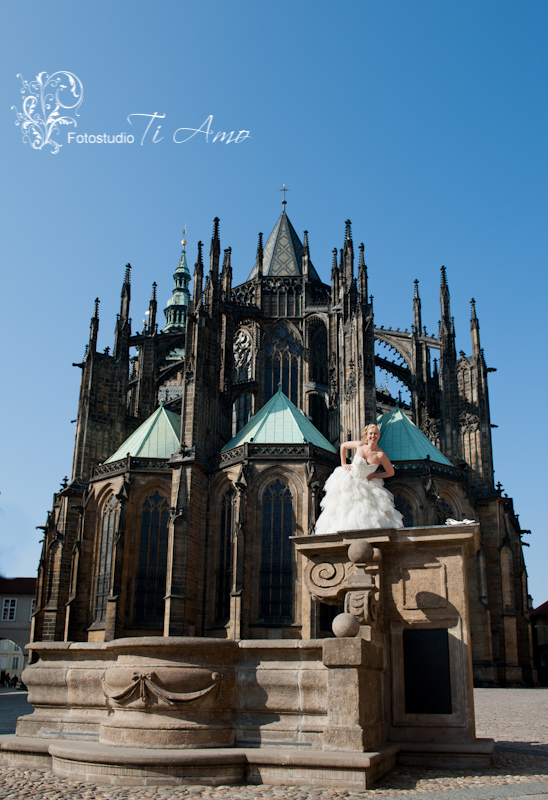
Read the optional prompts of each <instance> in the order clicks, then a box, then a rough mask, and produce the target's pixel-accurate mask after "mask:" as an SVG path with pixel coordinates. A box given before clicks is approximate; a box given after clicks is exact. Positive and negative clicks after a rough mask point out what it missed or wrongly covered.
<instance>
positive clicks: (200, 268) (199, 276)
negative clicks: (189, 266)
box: [194, 242, 204, 309]
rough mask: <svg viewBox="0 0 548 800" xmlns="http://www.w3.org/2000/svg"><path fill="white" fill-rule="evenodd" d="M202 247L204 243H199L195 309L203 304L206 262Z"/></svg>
mask: <svg viewBox="0 0 548 800" xmlns="http://www.w3.org/2000/svg"><path fill="white" fill-rule="evenodd" d="M202 247H203V243H202V242H198V256H197V258H196V263H195V264H194V308H195V309H196V308H198V306H199V305H200V304H201V302H202V291H203V289H202V285H203V280H204V262H203V258H202Z"/></svg>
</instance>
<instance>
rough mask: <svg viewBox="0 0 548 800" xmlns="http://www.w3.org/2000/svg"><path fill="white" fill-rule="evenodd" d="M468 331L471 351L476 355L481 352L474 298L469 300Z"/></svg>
mask: <svg viewBox="0 0 548 800" xmlns="http://www.w3.org/2000/svg"><path fill="white" fill-rule="evenodd" d="M470 333H471V334H472V351H473V353H474V355H475V356H476V357H477V356H479V355H480V354H481V347H480V335H479V321H478V318H477V316H476V301H475V300H474V298H472V299H471V300H470Z"/></svg>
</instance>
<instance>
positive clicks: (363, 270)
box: [358, 242, 367, 303]
mask: <svg viewBox="0 0 548 800" xmlns="http://www.w3.org/2000/svg"><path fill="white" fill-rule="evenodd" d="M364 249H365V248H364V244H363V242H362V243H361V244H360V260H359V263H358V288H359V292H360V297H361V299H362V303H367V266H366V264H365V258H364Z"/></svg>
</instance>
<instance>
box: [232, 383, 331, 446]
mask: <svg viewBox="0 0 548 800" xmlns="http://www.w3.org/2000/svg"><path fill="white" fill-rule="evenodd" d="M244 442H253V443H254V444H302V443H303V442H309V443H310V444H315V445H316V447H322V448H323V449H324V450H329V451H330V452H331V453H336V452H337V451H336V450H335V448H334V447H333V445H332V444H330V442H328V441H327V439H326V438H325V436H322V434H321V433H320V432H319V430H318V429H317V428H316V427H315V426H314V425H313V424H312V423H311V422H310V420H309V419H307V418H306V417H305V415H304V414H303V412H302V411H299V409H298V408H297V406H296V405H294V404H293V403H292V402H291V400H290V399H289V398H288V397H286V396H285V394H284V393H283V392H282V390H281V389H278V391H277V392H276V394H275V395H274V397H271V398H270V400H269V401H268V403H266V404H265V405H264V406H263V407H262V408H261V410H260V411H259V412H258V413H257V414H255V416H254V417H251V419H250V420H249V422H248V423H247V425H244V427H243V428H242V429H241V431H239V432H238V433H237V434H236V436H234V438H233V439H231V440H230V441H229V442H228V444H225V446H224V447H223V449H222V451H221V452H223V451H225V450H232V448H233V447H238V446H239V445H241V444H244Z"/></svg>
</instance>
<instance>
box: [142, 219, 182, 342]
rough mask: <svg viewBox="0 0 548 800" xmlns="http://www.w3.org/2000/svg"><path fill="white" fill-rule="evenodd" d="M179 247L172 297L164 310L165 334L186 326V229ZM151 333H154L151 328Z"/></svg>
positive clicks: (154, 295) (154, 297) (154, 296)
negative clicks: (179, 255)
mask: <svg viewBox="0 0 548 800" xmlns="http://www.w3.org/2000/svg"><path fill="white" fill-rule="evenodd" d="M181 246H182V250H181V257H180V259H179V263H178V264H177V267H176V269H175V272H174V273H173V280H174V287H173V291H172V295H171V297H170V298H169V300H168V301H167V303H166V307H165V309H164V314H165V316H166V324H165V325H164V327H163V330H164V332H165V333H170V332H177V331H181V330H183V329H184V327H185V324H186V315H187V310H188V302H189V299H190V292H189V290H188V285H189V283H190V270H189V268H188V264H187V260H186V228H185V229H184V230H183V238H182V240H181ZM154 287H156V284H154ZM153 299H154V300H155V299H156V288H154V294H153ZM151 302H152V301H151ZM151 318H152V310H151ZM154 318H155V319H156V312H154ZM150 324H151V323H150V322H149V325H150ZM151 331H152V332H154V330H153V328H152V327H151Z"/></svg>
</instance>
